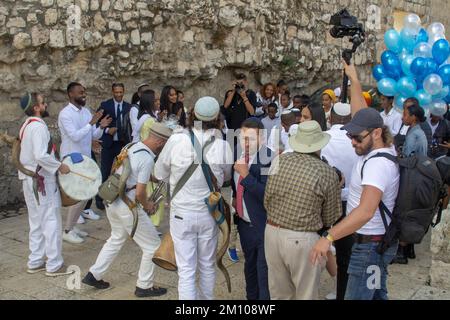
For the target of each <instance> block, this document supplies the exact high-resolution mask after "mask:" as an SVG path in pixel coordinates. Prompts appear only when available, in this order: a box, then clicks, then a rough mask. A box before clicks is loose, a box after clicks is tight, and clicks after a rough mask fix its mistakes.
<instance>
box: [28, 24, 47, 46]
mask: <svg viewBox="0 0 450 320" xmlns="http://www.w3.org/2000/svg"><path fill="white" fill-rule="evenodd" d="M49 39H50V31H49V30H48V29H45V28H43V27H41V26H34V27H33V28H31V40H32V44H33V46H34V47H38V46H41V45H43V44H46V43H47V42H48V40H49Z"/></svg>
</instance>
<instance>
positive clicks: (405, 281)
mask: <svg viewBox="0 0 450 320" xmlns="http://www.w3.org/2000/svg"><path fill="white" fill-rule="evenodd" d="M62 215H63V221H64V218H65V216H66V210H65V209H63V210H62ZM101 216H102V218H101V220H99V221H90V220H87V223H86V224H85V225H82V226H81V227H80V228H81V229H83V230H86V231H87V232H89V234H90V236H89V237H88V238H87V240H86V241H85V243H83V244H81V245H73V244H68V243H66V242H64V244H63V256H64V259H65V263H66V265H77V266H79V267H80V269H81V276H84V274H85V273H86V272H87V271H88V268H89V267H90V266H91V265H92V264H93V263H94V261H95V259H96V257H97V254H98V253H99V251H100V249H101V247H102V245H103V244H104V242H105V240H106V239H107V238H108V236H109V232H110V228H109V223H108V220H107V219H106V216H105V214H104V213H102V214H101ZM27 219H28V216H27V214H26V209H25V208H22V209H20V210H18V212H17V214H14V213H13V212H9V213H8V215H7V217H5V216H4V215H0V299H89V300H90V299H101V300H109V299H135V296H134V294H133V293H134V289H135V283H136V278H137V272H138V268H139V262H140V258H141V252H140V249H139V247H138V246H137V245H136V244H135V243H133V242H132V241H128V242H127V243H126V244H125V245H124V248H123V249H122V251H121V252H120V254H119V256H118V257H117V259H116V260H115V261H114V263H113V265H112V267H111V270H110V271H109V272H108V273H107V275H106V276H105V280H106V281H109V282H110V283H111V287H110V288H109V289H107V290H103V291H99V290H96V289H93V288H90V287H87V286H85V285H83V284H81V288H80V289H74V290H70V289H69V288H68V286H67V283H66V282H67V279H68V278H67V277H59V278H48V277H46V276H45V275H44V273H39V274H35V275H29V274H27V273H26V262H27V256H28V254H29V252H28V220H27ZM165 221H166V222H165V224H164V225H162V226H161V228H160V231H162V232H165V231H166V230H167V219H166V220H165ZM429 246H430V236H429V235H428V236H427V237H426V239H425V241H424V242H423V243H422V244H420V245H418V246H417V249H416V252H417V259H415V260H411V261H410V263H409V264H408V265H406V266H405V265H391V266H390V275H389V280H388V287H389V293H390V298H391V299H401V300H405V299H406V300H410V299H450V292H448V291H446V290H440V289H438V288H432V287H430V286H427V283H428V282H429V276H428V274H429V267H430V264H431V260H430V256H431V254H430V250H429ZM239 255H240V257H241V261H240V262H238V263H235V264H233V263H231V261H230V260H229V259H228V258H227V256H225V257H224V263H225V265H226V267H227V268H228V270H229V272H230V276H231V279H232V292H231V293H228V291H227V289H226V284H225V279H224V277H223V275H222V273H221V272H219V271H218V272H217V285H216V292H215V293H216V297H217V299H245V281H244V272H243V257H242V256H243V255H242V251H240V252H239ZM155 281H156V284H157V285H159V286H162V287H167V288H168V293H167V295H164V296H162V297H158V298H157V299H162V300H165V299H177V281H178V278H177V275H176V273H174V272H169V271H165V270H163V269H161V268H159V267H157V268H156V275H155ZM331 282H332V281H331V278H330V277H329V275H328V274H327V272H326V271H324V272H323V276H322V279H321V287H320V297H321V298H322V299H323V298H324V297H325V296H326V295H327V294H328V293H329V292H330V291H331V290H332V283H331Z"/></svg>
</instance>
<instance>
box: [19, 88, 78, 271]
mask: <svg viewBox="0 0 450 320" xmlns="http://www.w3.org/2000/svg"><path fill="white" fill-rule="evenodd" d="M20 106H21V108H22V110H23V111H24V112H25V114H26V115H27V116H28V118H27V119H26V120H25V123H24V124H23V125H22V127H21V128H20V132H19V138H20V140H21V143H20V146H21V150H20V158H19V159H20V163H21V164H22V165H23V166H24V167H25V169H28V170H30V171H31V172H34V173H35V174H34V176H33V177H31V176H29V175H27V174H26V173H24V172H22V171H19V179H20V180H22V182H23V194H24V198H25V203H26V205H27V209H28V221H29V223H30V236H29V246H30V250H31V254H30V256H29V257H28V271H27V272H28V273H30V274H34V273H37V272H40V271H47V273H46V274H47V275H48V276H53V277H54V276H58V275H63V274H67V273H66V272H65V268H64V267H63V258H62V255H61V250H62V243H61V215H60V212H59V208H60V206H61V199H60V196H59V190H58V185H57V184H56V171H58V170H59V172H60V173H62V174H67V173H69V172H70V169H69V167H68V166H67V165H65V164H62V163H61V162H59V161H58V160H57V159H56V158H55V150H54V148H53V143H52V141H51V137H50V132H49V131H48V128H47V125H46V123H45V122H44V120H43V118H45V117H47V116H48V112H47V104H46V103H45V98H44V96H43V95H42V94H39V93H31V94H30V93H27V94H25V95H24V96H23V97H22V98H21V99H20ZM36 182H37V186H36ZM36 188H37V190H36ZM45 257H47V262H45V261H44V259H45Z"/></svg>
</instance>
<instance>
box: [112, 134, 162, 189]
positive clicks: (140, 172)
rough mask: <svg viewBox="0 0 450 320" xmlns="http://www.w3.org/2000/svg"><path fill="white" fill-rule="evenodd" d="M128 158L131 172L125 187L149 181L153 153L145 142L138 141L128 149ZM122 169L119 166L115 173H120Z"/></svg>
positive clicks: (152, 164)
mask: <svg viewBox="0 0 450 320" xmlns="http://www.w3.org/2000/svg"><path fill="white" fill-rule="evenodd" d="M141 149H143V150H146V151H148V152H146V151H143V150H141ZM139 150H141V151H139ZM135 152H136V153H135ZM128 158H129V159H130V166H131V173H130V176H129V177H128V179H127V188H131V187H133V186H135V185H136V184H138V183H141V184H145V185H146V184H147V183H148V182H149V181H150V175H151V173H152V170H153V166H154V159H155V154H154V153H153V152H152V150H150V148H149V147H147V146H146V145H145V144H143V143H142V142H138V143H136V144H135V145H133V146H132V147H131V148H130V149H129V150H128ZM122 170H123V168H122V167H120V168H119V169H118V170H117V173H118V174H121V173H122Z"/></svg>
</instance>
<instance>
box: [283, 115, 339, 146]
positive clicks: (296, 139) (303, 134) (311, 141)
mask: <svg viewBox="0 0 450 320" xmlns="http://www.w3.org/2000/svg"><path fill="white" fill-rule="evenodd" d="M330 138H331V136H330V135H329V134H328V133H325V132H322V129H321V128H320V125H319V123H318V122H317V121H315V120H311V121H305V122H303V123H300V124H299V125H298V129H297V133H296V134H295V136H291V137H290V138H289V145H290V146H291V148H292V149H293V150H294V151H297V152H300V153H313V152H316V151H319V150H321V149H323V147H325V146H326V145H327V144H328V142H329V141H330Z"/></svg>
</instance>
